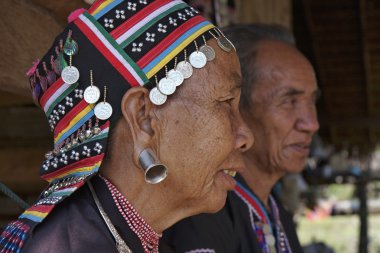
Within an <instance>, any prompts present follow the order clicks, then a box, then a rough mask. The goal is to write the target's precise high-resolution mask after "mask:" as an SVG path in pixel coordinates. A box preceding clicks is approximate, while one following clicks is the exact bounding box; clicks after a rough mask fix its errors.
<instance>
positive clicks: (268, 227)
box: [263, 224, 271, 235]
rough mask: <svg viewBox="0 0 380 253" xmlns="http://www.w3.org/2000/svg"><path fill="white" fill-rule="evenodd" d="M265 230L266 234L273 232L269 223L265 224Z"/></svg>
mask: <svg viewBox="0 0 380 253" xmlns="http://www.w3.org/2000/svg"><path fill="white" fill-rule="evenodd" d="M263 232H264V234H266V235H268V234H270V233H271V229H270V226H269V225H268V224H264V225H263Z"/></svg>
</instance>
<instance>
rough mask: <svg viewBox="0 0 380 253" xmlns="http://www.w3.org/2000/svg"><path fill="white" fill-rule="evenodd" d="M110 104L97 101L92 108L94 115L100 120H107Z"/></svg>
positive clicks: (110, 111) (110, 109)
mask: <svg viewBox="0 0 380 253" xmlns="http://www.w3.org/2000/svg"><path fill="white" fill-rule="evenodd" d="M112 111H113V110H112V106H111V105H110V103H108V102H104V101H103V102H100V103H97V104H96V106H95V108H94V113H95V116H96V117H97V118H98V119H100V120H107V119H109V118H110V117H111V115H112Z"/></svg>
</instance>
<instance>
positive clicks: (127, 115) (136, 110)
mask: <svg viewBox="0 0 380 253" xmlns="http://www.w3.org/2000/svg"><path fill="white" fill-rule="evenodd" d="M151 110H153V104H152V102H151V101H150V100H149V90H147V89H146V88H144V87H133V88H131V89H129V90H128V91H127V92H126V93H125V94H124V96H123V99H122V101H121V112H122V115H123V118H124V119H125V121H126V123H127V125H128V126H129V129H130V132H131V136H132V138H133V144H134V145H133V147H134V155H133V156H134V159H135V162H136V163H137V164H138V156H139V155H140V153H141V152H142V151H143V149H145V148H147V147H152V146H153V143H152V141H153V140H152V138H153V136H154V134H155V132H156V131H155V129H153V127H152V124H151V116H152V115H155V114H152V113H151Z"/></svg>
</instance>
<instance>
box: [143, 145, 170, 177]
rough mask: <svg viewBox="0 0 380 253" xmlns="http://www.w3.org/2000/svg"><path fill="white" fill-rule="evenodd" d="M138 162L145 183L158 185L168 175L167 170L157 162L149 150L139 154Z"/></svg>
mask: <svg viewBox="0 0 380 253" xmlns="http://www.w3.org/2000/svg"><path fill="white" fill-rule="evenodd" d="M139 162H140V165H141V167H142V169H143V170H144V175H145V181H146V182H147V183H150V184H158V183H159V182H161V181H163V180H164V179H165V178H166V176H167V175H168V168H167V167H166V166H165V165H163V164H162V163H161V162H160V161H159V160H158V158H157V157H156V156H155V154H154V152H153V151H152V150H151V149H149V148H147V149H144V150H143V151H142V152H141V153H140V155H139Z"/></svg>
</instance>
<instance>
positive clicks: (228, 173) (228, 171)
mask: <svg viewBox="0 0 380 253" xmlns="http://www.w3.org/2000/svg"><path fill="white" fill-rule="evenodd" d="M223 172H224V173H225V174H227V175H229V176H231V177H235V176H236V171H235V170H227V169H225V170H223Z"/></svg>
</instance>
